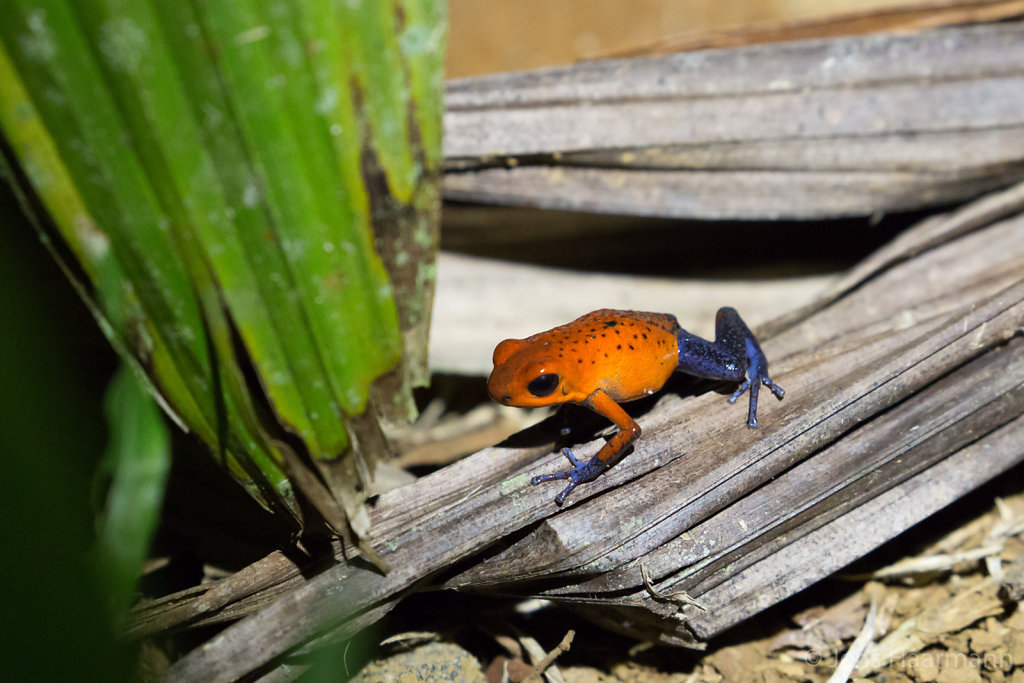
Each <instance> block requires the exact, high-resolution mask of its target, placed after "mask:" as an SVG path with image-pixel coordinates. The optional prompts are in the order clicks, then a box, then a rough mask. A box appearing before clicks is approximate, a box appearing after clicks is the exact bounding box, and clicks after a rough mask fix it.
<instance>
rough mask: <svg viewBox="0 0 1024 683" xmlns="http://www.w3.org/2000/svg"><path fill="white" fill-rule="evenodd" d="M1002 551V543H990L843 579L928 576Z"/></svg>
mask: <svg viewBox="0 0 1024 683" xmlns="http://www.w3.org/2000/svg"><path fill="white" fill-rule="evenodd" d="M1002 551H1003V542H999V543H991V544H987V545H983V546H979V547H977V548H971V549H970V550H961V551H960V552H955V553H938V554H935V555H922V556H921V557H909V558H906V559H903V560H900V561H899V562H894V563H893V564H890V565H889V566H888V567H882V568H881V569H876V570H875V571H873V572H868V573H866V574H846V575H843V577H842V578H843V579H845V580H847V581H864V580H882V579H895V578H900V577H904V576H913V575H915V574H930V573H932V572H945V571H951V570H952V569H953V568H954V567H955V566H956V565H958V564H960V563H961V562H969V561H972V560H982V559H985V558H986V557H991V556H992V555H998V554H999V553H1001V552H1002Z"/></svg>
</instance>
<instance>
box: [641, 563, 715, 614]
mask: <svg viewBox="0 0 1024 683" xmlns="http://www.w3.org/2000/svg"><path fill="white" fill-rule="evenodd" d="M640 577H641V578H642V579H643V581H644V588H646V589H647V592H648V593H650V594H651V597H652V598H654V599H655V600H668V601H669V602H674V603H676V604H677V605H693V606H694V607H696V608H697V609H699V610H700V611H701V612H707V611H708V608H707V607H705V606H704V605H703V604H702V603H701V602H700V601H699V600H697V599H696V598H692V597H690V595H689V594H688V593H687V592H686V591H676V592H675V593H662V592H661V591H659V590H658V589H657V588H655V587H654V584H652V583H651V576H650V574H648V573H647V565H643V564H641V565H640Z"/></svg>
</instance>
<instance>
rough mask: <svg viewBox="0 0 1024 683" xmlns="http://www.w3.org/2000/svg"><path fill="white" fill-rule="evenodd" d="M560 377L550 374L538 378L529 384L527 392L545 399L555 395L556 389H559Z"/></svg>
mask: <svg viewBox="0 0 1024 683" xmlns="http://www.w3.org/2000/svg"><path fill="white" fill-rule="evenodd" d="M559 381H560V380H559V378H558V375H556V374H554V373H548V374H546V375H541V376H540V377H536V378H534V379H533V381H531V382H530V383H529V384H527V385H526V390H527V391H529V392H530V393H531V394H533V395H534V396H536V397H537V398H544V397H545V396H550V395H551V394H553V393H555V389H557V388H558V382H559Z"/></svg>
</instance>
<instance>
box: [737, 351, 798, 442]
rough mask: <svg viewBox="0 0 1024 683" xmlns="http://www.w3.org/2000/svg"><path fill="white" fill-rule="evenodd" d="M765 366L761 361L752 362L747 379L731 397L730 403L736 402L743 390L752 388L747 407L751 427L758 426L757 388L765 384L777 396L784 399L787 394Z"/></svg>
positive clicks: (748, 421)
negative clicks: (772, 378)
mask: <svg viewBox="0 0 1024 683" xmlns="http://www.w3.org/2000/svg"><path fill="white" fill-rule="evenodd" d="M763 367H764V366H763V365H761V364H760V363H753V364H751V366H750V368H749V370H748V376H747V379H745V380H743V384H741V385H740V388H739V389H737V390H736V391H734V392H733V394H732V396H730V397H729V403H735V402H736V399H738V398H739V397H740V396H742V395H743V392H745V391H747V390H748V389H749V390H750V407H749V408H748V409H747V426H748V427H750V428H751V429H754V428H755V427H757V390H758V388H760V386H761V385H762V384H763V385H765V386H766V387H768V388H769V389H770V390H771V392H772V393H773V394H775V398H777V399H779V400H780V401H781V400H782V397H783V396H785V395H786V391H785V390H784V389H783V388H782V387H780V386H779V385H778V384H776V383H775V382H773V381H772V380H771V378H770V377H769V376H768V373H767V372H766V371H765V370H763V369H762V368H763Z"/></svg>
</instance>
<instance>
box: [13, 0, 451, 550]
mask: <svg viewBox="0 0 1024 683" xmlns="http://www.w3.org/2000/svg"><path fill="white" fill-rule="evenodd" d="M444 37H445V15H444V10H443V4H442V3H440V2H434V1H432V0H393V1H391V2H334V1H332V0H271V1H270V2H264V1H261V0H237V1H236V2H230V3H171V2H162V1H161V0H148V1H141V2H140V1H136V0H96V1H94V2H43V1H42V0H9V1H8V2H7V3H4V4H3V6H2V7H0V128H2V131H3V135H4V138H5V139H6V141H7V143H8V145H9V147H10V149H11V150H13V152H14V155H15V157H16V160H17V162H18V165H19V166H20V171H21V173H23V174H24V175H23V176H19V177H23V178H25V179H27V183H24V184H23V187H21V190H22V191H23V193H24V194H25V195H26V196H29V197H34V198H36V199H38V202H39V204H40V205H41V206H42V207H43V209H44V210H45V214H46V216H43V215H35V218H36V223H37V225H38V227H39V228H40V230H41V231H43V232H46V231H48V230H49V228H48V226H49V225H50V221H52V224H53V226H54V227H55V229H56V231H57V232H58V233H59V234H60V235H61V237H62V238H63V240H64V242H65V243H66V245H67V247H68V248H69V252H70V254H71V255H72V256H73V258H74V261H75V262H74V263H72V262H67V263H66V268H67V270H68V272H69V273H71V274H72V275H73V276H74V277H76V278H77V279H80V280H81V282H82V285H81V290H82V291H83V292H87V293H88V296H89V297H90V298H91V300H92V306H93V309H94V313H95V314H96V316H97V318H98V319H99V320H100V322H101V325H102V327H103V329H104V331H105V332H106V333H107V335H108V337H109V338H110V340H111V342H112V343H113V344H114V346H115V348H117V349H118V350H119V351H120V352H121V353H122V355H123V356H124V357H125V358H126V360H128V361H129V362H130V363H132V364H134V365H135V367H137V368H138V369H140V370H141V371H142V372H143V373H144V375H145V376H146V377H148V378H149V380H150V381H151V386H150V387H149V388H150V390H151V392H152V393H153V394H154V395H155V396H156V397H157V398H158V399H159V400H160V401H161V405H163V407H164V408H165V409H166V410H167V411H168V413H169V414H171V415H172V416H174V417H175V419H176V420H177V421H178V422H179V423H180V424H182V425H184V426H186V427H187V428H188V429H190V430H193V431H194V432H195V433H196V434H198V435H199V436H200V438H202V439H203V440H204V441H205V442H206V443H207V444H209V446H210V448H211V449H212V450H213V452H214V453H215V454H216V456H217V457H218V459H219V460H220V461H221V462H222V464H223V465H224V466H225V467H226V468H227V469H228V470H229V471H230V472H231V473H232V475H233V476H235V478H236V479H238V480H239V481H240V482H241V483H242V484H243V485H245V486H246V488H247V489H248V490H249V492H250V493H251V494H252V495H253V496H254V497H256V498H257V499H258V500H260V501H261V502H263V504H264V505H266V506H268V507H270V508H271V509H275V510H277V511H280V512H285V513H286V514H287V515H289V516H290V517H291V518H293V519H294V521H295V523H296V524H302V522H303V520H302V514H303V513H302V507H301V506H300V505H299V502H298V500H297V499H296V497H295V494H294V489H295V487H296V486H298V487H300V488H301V489H302V490H303V492H304V493H305V495H306V497H307V498H309V499H310V500H311V501H312V502H313V504H314V505H315V506H316V508H317V509H318V510H319V511H320V513H321V515H322V516H324V518H325V519H327V521H328V522H329V523H331V524H332V525H333V526H334V527H335V528H338V527H339V526H344V524H345V519H346V516H345V515H343V514H341V512H340V509H341V508H340V507H339V505H340V506H341V507H343V508H344V510H345V513H347V518H348V519H349V520H350V521H352V522H353V523H354V524H355V528H356V530H357V531H361V530H362V524H361V523H360V522H359V519H360V510H361V503H362V500H363V499H364V497H365V495H366V491H367V483H368V479H369V478H370V477H371V473H372V471H373V463H374V461H375V460H376V459H378V458H380V457H383V456H384V455H386V444H385V443H384V441H383V439H381V438H378V436H379V431H380V430H379V426H378V419H379V418H380V417H381V416H382V415H396V414H397V415H401V414H403V412H405V413H408V406H410V405H411V396H410V393H409V392H410V387H411V384H412V383H414V382H415V381H417V380H419V381H422V380H423V378H424V367H425V366H424V358H425V339H426V326H427V322H428V320H429V305H430V297H431V293H432V285H433V259H434V256H435V253H436V247H437V209H438V192H437V181H438V177H439V166H440V153H441V150H440V129H441V127H440V117H441V100H440V93H441V58H442V55H443V46H444ZM26 206H27V208H28V209H29V210H31V209H32V207H33V206H34V204H33V201H31V200H29V201H28V202H27V203H26ZM47 216H48V218H49V220H47ZM54 251H55V254H58V255H60V254H63V253H64V251H63V247H56V248H55V250H54ZM388 268H390V273H389V270H388ZM86 282H87V283H88V285H86V284H85V283H86ZM396 291H397V292H398V293H399V294H400V296H399V301H398V303H397V305H396V300H395V292H396ZM403 351H404V352H405V354H406V361H405V364H404V365H403ZM388 377H392V378H394V377H397V378H399V381H389V382H384V381H383V380H385V379H386V378H388ZM403 406H404V409H403V408H402V407H403ZM396 407H397V408H396ZM353 437H355V438H353ZM285 443H289V444H291V445H290V446H285V445H284V444H285ZM353 443H355V444H356V445H358V448H353ZM296 446H297V447H298V451H299V452H297V453H293V450H294V449H295V447H296ZM307 457H308V459H307ZM307 462H313V463H315V464H316V466H317V468H318V469H319V470H320V472H319V473H314V472H304V471H303V470H304V469H305V468H306V467H307V465H306V464H305V463H307ZM322 481H326V482H327V483H328V485H329V489H324V488H323V485H322V484H321V483H320V482H322Z"/></svg>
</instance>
